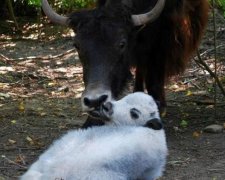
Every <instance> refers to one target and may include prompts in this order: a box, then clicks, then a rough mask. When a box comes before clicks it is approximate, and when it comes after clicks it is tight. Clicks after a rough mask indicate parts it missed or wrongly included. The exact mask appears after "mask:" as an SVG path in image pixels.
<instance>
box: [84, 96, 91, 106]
mask: <svg viewBox="0 0 225 180" xmlns="http://www.w3.org/2000/svg"><path fill="white" fill-rule="evenodd" d="M84 105H85V106H90V105H91V101H90V100H89V99H88V98H87V97H85V98H84Z"/></svg>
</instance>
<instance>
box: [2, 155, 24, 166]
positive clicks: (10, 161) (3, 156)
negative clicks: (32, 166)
mask: <svg viewBox="0 0 225 180" xmlns="http://www.w3.org/2000/svg"><path fill="white" fill-rule="evenodd" d="M2 158H3V159H5V160H7V161H8V162H9V163H11V164H15V165H16V166H19V167H21V168H23V169H27V167H26V166H23V165H20V164H18V163H16V162H14V161H12V160H11V159H9V158H7V157H6V156H5V155H2Z"/></svg>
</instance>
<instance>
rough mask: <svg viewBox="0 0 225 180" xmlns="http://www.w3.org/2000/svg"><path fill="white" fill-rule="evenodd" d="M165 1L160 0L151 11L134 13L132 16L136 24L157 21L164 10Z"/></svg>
mask: <svg viewBox="0 0 225 180" xmlns="http://www.w3.org/2000/svg"><path fill="white" fill-rule="evenodd" d="M165 2H166V0H158V1H157V3H156V5H155V7H154V8H153V9H152V10H151V11H149V12H147V13H145V14H138V15H132V17H131V18H132V21H133V23H134V25H135V26H140V25H144V24H147V23H151V22H153V21H155V20H156V19H157V18H158V17H159V16H160V14H161V12H162V11H163V9H164V6H165Z"/></svg>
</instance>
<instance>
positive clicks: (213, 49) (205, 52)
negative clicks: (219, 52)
mask: <svg viewBox="0 0 225 180" xmlns="http://www.w3.org/2000/svg"><path fill="white" fill-rule="evenodd" d="M221 47H225V44H221V45H218V46H216V49H218V48H221ZM212 51H215V48H211V49H207V50H206V51H204V52H202V53H200V56H201V57H202V56H204V55H206V54H208V53H210V52H212Z"/></svg>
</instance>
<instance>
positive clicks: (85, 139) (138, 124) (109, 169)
mask: <svg viewBox="0 0 225 180" xmlns="http://www.w3.org/2000/svg"><path fill="white" fill-rule="evenodd" d="M100 111H101V112H100V114H101V115H102V116H104V117H105V119H107V120H106V125H105V126H98V127H92V128H88V129H85V130H72V131H69V132H68V133H67V134H66V135H64V136H63V137H62V138H61V139H59V140H57V141H55V142H54V143H53V145H52V146H51V147H50V148H49V149H48V150H47V151H46V152H44V153H43V154H42V155H41V156H40V157H39V159H38V160H37V161H36V162H35V163H34V164H33V165H32V166H31V167H30V168H29V170H28V171H27V172H26V173H25V174H24V175H23V176H22V177H21V180H56V179H60V180H137V179H141V180H154V179H156V178H158V177H160V176H161V175H162V172H163V170H164V166H165V163H166V156H167V145H166V138H165V133H164V130H163V127H162V124H161V120H160V117H159V112H158V108H157V105H156V103H155V101H154V100H153V98H152V97H151V96H149V95H147V94H144V93H133V94H130V95H127V96H126V97H124V98H122V99H121V100H119V101H114V102H107V103H105V104H104V105H103V106H102V108H101V110H100Z"/></svg>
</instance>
